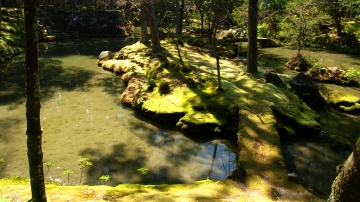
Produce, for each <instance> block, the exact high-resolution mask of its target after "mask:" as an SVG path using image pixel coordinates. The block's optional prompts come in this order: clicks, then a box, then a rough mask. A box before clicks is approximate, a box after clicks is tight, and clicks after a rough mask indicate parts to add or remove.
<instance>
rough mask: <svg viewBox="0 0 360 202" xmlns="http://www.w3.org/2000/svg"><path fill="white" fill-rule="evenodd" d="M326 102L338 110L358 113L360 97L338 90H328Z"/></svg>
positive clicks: (359, 110) (359, 111)
mask: <svg viewBox="0 0 360 202" xmlns="http://www.w3.org/2000/svg"><path fill="white" fill-rule="evenodd" d="M327 102H328V104H329V105H330V106H331V107H333V108H335V109H338V110H340V111H343V112H347V113H356V114H358V113H360V98H359V97H356V96H354V95H351V94H348V93H343V92H339V91H332V92H329V96H328V98H327Z"/></svg>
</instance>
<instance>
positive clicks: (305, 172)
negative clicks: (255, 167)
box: [259, 48, 360, 194]
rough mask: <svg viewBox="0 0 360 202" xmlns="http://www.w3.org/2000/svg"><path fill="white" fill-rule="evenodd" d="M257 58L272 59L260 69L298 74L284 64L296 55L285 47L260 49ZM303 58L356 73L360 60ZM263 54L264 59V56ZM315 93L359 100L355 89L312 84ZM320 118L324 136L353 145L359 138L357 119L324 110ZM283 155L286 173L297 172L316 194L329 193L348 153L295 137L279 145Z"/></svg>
mask: <svg viewBox="0 0 360 202" xmlns="http://www.w3.org/2000/svg"><path fill="white" fill-rule="evenodd" d="M259 53H260V58H261V57H263V59H264V58H267V57H269V56H270V58H273V59H272V60H263V61H262V62H263V65H264V66H271V67H274V66H276V67H277V68H276V71H277V72H279V73H285V74H289V75H296V74H298V72H295V71H291V70H288V69H287V68H286V67H285V65H284V64H285V62H287V61H288V59H289V58H291V57H292V56H294V55H295V54H296V50H293V49H285V48H263V49H260V51H259ZM302 54H303V55H305V57H308V58H312V60H314V61H320V64H321V65H323V66H333V67H334V66H337V67H340V66H343V67H346V68H349V67H353V68H354V69H356V70H357V71H360V62H359V61H360V57H359V56H354V55H347V54H341V53H336V52H331V51H324V50H319V49H310V50H302ZM265 55H266V57H264V56H265ZM316 84H317V85H318V87H319V90H320V91H321V93H322V94H323V96H324V97H325V98H326V97H327V96H328V93H329V92H330V91H333V90H338V91H341V92H347V93H351V94H353V95H355V96H358V97H360V88H359V87H344V86H338V85H335V84H326V83H318V82H317V83H316ZM318 113H319V115H320V117H321V119H320V124H321V128H322V131H323V132H325V133H327V134H328V135H338V136H342V137H345V138H347V139H348V140H350V142H351V143H352V144H353V146H354V145H355V142H356V140H357V139H358V137H359V133H358V131H360V124H359V123H360V116H357V115H349V114H345V113H342V112H338V111H336V110H334V109H330V108H327V107H325V108H324V109H321V110H318ZM282 151H283V156H284V158H285V161H286V165H287V169H288V172H294V173H297V174H298V176H299V177H301V178H303V179H305V180H306V181H307V182H308V183H309V184H311V185H314V186H316V187H317V188H319V190H320V191H322V192H324V193H326V194H330V192H331V185H332V182H333V181H334V179H335V177H336V166H337V165H339V164H341V163H343V162H344V161H345V160H346V159H347V157H348V156H349V154H350V152H340V153H339V152H334V151H333V150H331V149H330V147H329V144H328V142H327V141H321V140H315V139H311V138H301V137H300V138H298V139H294V140H290V141H283V142H282Z"/></svg>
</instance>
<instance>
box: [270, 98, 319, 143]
mask: <svg viewBox="0 0 360 202" xmlns="http://www.w3.org/2000/svg"><path fill="white" fill-rule="evenodd" d="M283 93H284V95H286V97H287V99H289V100H288V101H286V102H284V100H283V101H281V100H280V101H279V102H277V103H274V105H273V106H271V109H272V111H273V112H274V115H275V116H276V120H277V127H278V130H279V131H280V133H281V134H282V135H285V136H294V135H310V136H311V135H319V134H320V131H321V126H320V124H319V122H318V121H319V119H320V117H319V115H318V114H317V113H316V112H315V111H314V110H312V109H311V108H310V107H309V106H308V105H307V104H306V103H305V102H303V101H302V100H300V98H299V97H297V96H296V95H294V94H292V93H290V92H287V91H283Z"/></svg>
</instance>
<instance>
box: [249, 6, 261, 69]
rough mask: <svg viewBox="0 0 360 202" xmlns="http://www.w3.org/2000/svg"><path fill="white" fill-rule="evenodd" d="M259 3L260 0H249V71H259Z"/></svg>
mask: <svg viewBox="0 0 360 202" xmlns="http://www.w3.org/2000/svg"><path fill="white" fill-rule="evenodd" d="M257 5H258V0H251V1H249V12H248V19H249V24H248V52H247V72H249V73H257V72H258V69H257Z"/></svg>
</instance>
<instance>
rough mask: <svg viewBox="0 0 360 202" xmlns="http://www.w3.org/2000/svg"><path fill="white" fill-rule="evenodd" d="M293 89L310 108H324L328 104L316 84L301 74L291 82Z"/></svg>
mask: <svg viewBox="0 0 360 202" xmlns="http://www.w3.org/2000/svg"><path fill="white" fill-rule="evenodd" d="M290 85H291V87H292V88H293V89H294V90H295V92H296V94H297V95H298V96H299V97H300V98H301V99H302V100H304V101H305V102H306V103H307V104H308V105H310V106H323V105H325V104H326V102H325V99H324V97H323V96H322V95H321V93H320V91H319V89H318V87H317V86H316V84H315V83H314V82H313V81H312V80H311V79H310V78H309V77H307V76H306V75H305V74H304V73H303V72H300V73H299V74H298V75H297V76H295V77H294V78H293V79H292V80H291V81H290Z"/></svg>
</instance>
